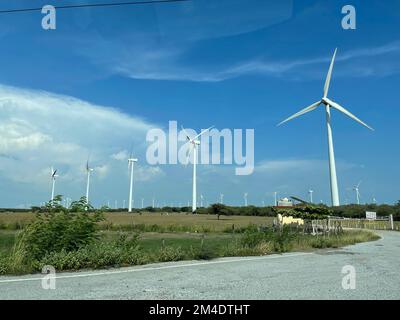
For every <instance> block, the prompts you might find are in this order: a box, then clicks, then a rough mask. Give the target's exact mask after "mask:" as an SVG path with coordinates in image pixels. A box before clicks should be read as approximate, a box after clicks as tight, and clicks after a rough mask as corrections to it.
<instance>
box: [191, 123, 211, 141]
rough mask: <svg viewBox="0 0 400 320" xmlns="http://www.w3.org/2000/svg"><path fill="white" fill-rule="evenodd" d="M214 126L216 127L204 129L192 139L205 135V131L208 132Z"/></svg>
mask: <svg viewBox="0 0 400 320" xmlns="http://www.w3.org/2000/svg"><path fill="white" fill-rule="evenodd" d="M212 128H214V126H211V127H209V128H208V129H206V130H203V131H202V132H200V133H199V134H198V135H197V136H195V137H194V138H193V139H192V140H196V139H197V138H199V137H200V136H201V135H203V134H204V133H206V132H207V131H209V130H211V129H212Z"/></svg>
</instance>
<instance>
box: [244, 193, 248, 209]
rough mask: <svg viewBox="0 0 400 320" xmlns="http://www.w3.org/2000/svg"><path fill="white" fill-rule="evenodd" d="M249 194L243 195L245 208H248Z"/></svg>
mask: <svg viewBox="0 0 400 320" xmlns="http://www.w3.org/2000/svg"><path fill="white" fill-rule="evenodd" d="M248 195H249V194H248V193H247V192H245V193H244V194H243V197H244V206H245V207H247V196H248Z"/></svg>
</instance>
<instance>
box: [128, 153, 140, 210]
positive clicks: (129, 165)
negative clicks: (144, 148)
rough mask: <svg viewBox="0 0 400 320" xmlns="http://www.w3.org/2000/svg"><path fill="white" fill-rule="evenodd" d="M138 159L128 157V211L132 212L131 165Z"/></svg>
mask: <svg viewBox="0 0 400 320" xmlns="http://www.w3.org/2000/svg"><path fill="white" fill-rule="evenodd" d="M137 161H138V159H135V158H132V156H131V157H130V158H129V159H128V169H130V170H131V178H130V184H129V200H128V212H132V192H133V165H134V163H135V162H137Z"/></svg>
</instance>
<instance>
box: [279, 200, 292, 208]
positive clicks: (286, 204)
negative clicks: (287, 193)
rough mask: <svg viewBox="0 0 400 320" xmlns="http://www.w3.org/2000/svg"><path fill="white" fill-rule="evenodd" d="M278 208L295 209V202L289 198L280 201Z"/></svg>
mask: <svg viewBox="0 0 400 320" xmlns="http://www.w3.org/2000/svg"><path fill="white" fill-rule="evenodd" d="M277 207H293V201H292V200H290V199H288V198H282V199H280V200H278V205H277Z"/></svg>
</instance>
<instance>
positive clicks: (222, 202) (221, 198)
mask: <svg viewBox="0 0 400 320" xmlns="http://www.w3.org/2000/svg"><path fill="white" fill-rule="evenodd" d="M219 199H220V203H221V204H224V195H223V194H222V193H221V194H220V195H219Z"/></svg>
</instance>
